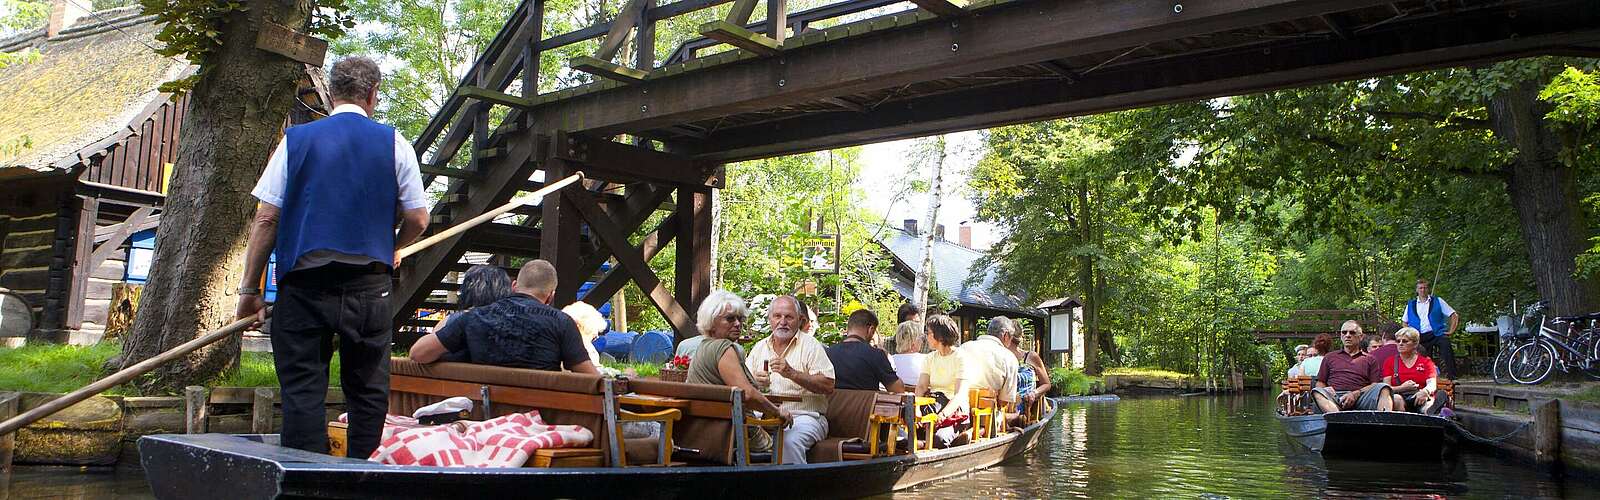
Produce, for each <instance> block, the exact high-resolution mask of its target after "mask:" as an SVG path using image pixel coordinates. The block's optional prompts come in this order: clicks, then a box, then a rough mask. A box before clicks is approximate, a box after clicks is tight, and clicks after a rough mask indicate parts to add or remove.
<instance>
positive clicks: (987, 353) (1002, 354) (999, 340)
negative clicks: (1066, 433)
mask: <svg viewBox="0 0 1600 500" xmlns="http://www.w3.org/2000/svg"><path fill="white" fill-rule="evenodd" d="M1016 334H1017V324H1016V322H1013V321H1011V318H1007V317H1005V316H996V317H994V318H990V319H989V328H988V329H987V331H986V332H985V333H984V334H983V335H979V336H978V338H977V339H974V340H973V341H972V342H967V343H965V344H961V350H963V351H966V353H964V354H963V355H962V356H963V360H964V361H965V363H964V365H965V367H966V369H967V370H970V371H971V372H972V373H971V374H970V375H968V381H970V382H971V383H972V388H973V389H985V390H988V391H989V392H990V393H991V394H994V395H995V399H996V400H998V401H999V403H1000V408H996V409H995V413H994V415H995V419H994V421H995V422H1005V421H1006V416H1005V415H1004V412H1003V411H1002V410H1001V408H1004V407H1006V406H1007V405H1010V404H1014V403H1016V402H1017V386H1018V383H1017V382H1018V380H1017V371H1018V370H1019V367H1020V365H1021V363H1018V362H1017V355H1016V354H1015V353H1013V352H1011V347H1010V344H1011V338H1012V337H1014V336H1016ZM1001 427H1002V428H1003V427H1004V426H1001Z"/></svg>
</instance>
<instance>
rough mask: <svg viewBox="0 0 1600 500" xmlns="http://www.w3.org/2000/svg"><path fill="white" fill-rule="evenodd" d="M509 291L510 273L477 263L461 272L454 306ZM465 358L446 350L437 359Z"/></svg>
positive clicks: (483, 302)
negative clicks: (459, 286)
mask: <svg viewBox="0 0 1600 500" xmlns="http://www.w3.org/2000/svg"><path fill="white" fill-rule="evenodd" d="M511 293H512V292H511V275H510V274H507V273H506V271H505V270H504V269H501V268H499V267H495V266H485V265H482V264H479V265H476V266H472V267H469V268H467V272H465V273H462V274H461V292H460V293H458V294H456V307H457V310H458V311H460V312H466V311H469V310H472V309H473V308H475V307H478V306H486V305H489V304H491V303H494V301H496V300H500V299H503V298H506V297H509V296H511ZM450 317H451V316H450V315H448V314H447V315H445V317H444V318H442V319H440V321H439V323H438V324H436V325H434V327H433V331H434V332H435V333H437V332H438V331H439V329H440V328H442V327H444V324H445V322H448V321H450ZM413 347H415V346H413ZM466 360H467V353H466V351H461V352H456V353H448V352H447V353H445V354H444V355H443V356H441V357H440V358H439V361H466ZM595 366H600V363H599V362H598V361H597V362H595Z"/></svg>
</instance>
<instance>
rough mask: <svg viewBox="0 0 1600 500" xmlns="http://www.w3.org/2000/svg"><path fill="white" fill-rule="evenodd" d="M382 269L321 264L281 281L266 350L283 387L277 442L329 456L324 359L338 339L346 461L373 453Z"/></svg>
mask: <svg viewBox="0 0 1600 500" xmlns="http://www.w3.org/2000/svg"><path fill="white" fill-rule="evenodd" d="M386 269H387V267H386V266H382V265H381V264H380V265H376V267H374V266H350V265H344V264H329V265H326V266H322V267H318V268H313V269H306V270H298V271H294V272H290V273H288V274H287V275H285V276H284V277H283V280H282V283H281V286H280V287H279V290H278V298H277V302H276V303H275V304H274V306H273V312H272V353H273V362H274V364H275V365H276V366H277V369H278V380H279V382H280V384H281V385H282V386H283V388H282V392H283V395H282V399H283V445H284V446H287V447H290V448H298V449H302V450H306V451H312V452H317V453H327V452H328V428H327V425H328V422H327V419H328V417H327V415H326V412H325V410H324V404H325V403H326V398H327V392H328V360H329V359H330V358H332V357H333V350H334V345H333V339H334V338H338V339H339V345H338V349H339V365H340V366H339V369H340V370H339V385H340V387H342V388H343V389H344V398H345V409H346V411H347V413H349V417H348V419H349V421H348V424H349V430H348V441H349V442H348V448H347V449H348V450H349V452H348V454H349V455H348V456H350V457H351V458H367V457H368V456H370V455H371V454H372V451H373V450H375V449H377V448H378V440H379V438H380V437H381V436H382V434H383V420H384V415H385V413H387V412H388V410H389V342H390V340H391V339H392V338H393V336H394V328H393V323H394V319H393V318H392V317H391V316H390V315H389V293H390V291H391V289H392V287H393V285H392V284H391V283H390V281H389V274H388V273H387V272H385V271H386Z"/></svg>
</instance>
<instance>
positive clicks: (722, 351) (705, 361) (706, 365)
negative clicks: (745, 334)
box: [687, 290, 789, 425]
mask: <svg viewBox="0 0 1600 500" xmlns="http://www.w3.org/2000/svg"><path fill="white" fill-rule="evenodd" d="M746 314H749V311H748V309H746V307H745V304H744V299H741V298H739V296H737V295H734V294H733V293H730V292H728V291H725V290H717V291H714V292H711V295H708V296H706V299H705V300H704V301H702V302H701V303H700V310H699V311H697V312H696V314H695V315H696V316H698V318H697V319H698V320H699V321H698V322H697V323H698V324H700V325H710V328H707V329H705V330H704V331H702V332H701V334H702V335H704V336H705V340H703V341H701V342H700V347H699V348H698V349H696V350H695V354H694V357H693V358H691V359H690V361H689V377H688V380H687V381H688V382H689V383H691V384H709V385H726V386H733V387H738V388H739V390H740V392H741V394H742V395H743V397H744V407H745V408H746V409H748V410H755V411H760V412H761V414H763V415H777V416H778V417H780V418H782V419H783V422H784V425H788V422H789V412H788V411H786V410H784V409H782V408H778V406H777V405H775V404H772V401H769V400H767V397H766V396H765V395H763V394H761V390H760V389H756V386H755V384H754V383H752V382H751V380H754V379H755V377H753V376H751V375H750V370H749V369H747V368H745V366H744V351H742V350H740V349H739V344H736V343H734V339H737V338H739V331H740V330H741V329H742V328H744V318H745V315H746Z"/></svg>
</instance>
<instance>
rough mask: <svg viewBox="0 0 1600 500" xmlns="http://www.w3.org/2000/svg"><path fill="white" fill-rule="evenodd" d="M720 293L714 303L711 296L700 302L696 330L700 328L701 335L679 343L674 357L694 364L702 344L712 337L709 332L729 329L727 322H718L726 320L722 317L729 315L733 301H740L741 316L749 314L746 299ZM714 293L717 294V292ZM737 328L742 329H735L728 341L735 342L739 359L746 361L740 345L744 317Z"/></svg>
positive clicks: (695, 316) (696, 317)
mask: <svg viewBox="0 0 1600 500" xmlns="http://www.w3.org/2000/svg"><path fill="white" fill-rule="evenodd" d="M718 291H719V292H722V293H723V295H721V296H719V297H720V298H719V300H717V301H714V302H713V301H712V300H711V299H710V296H707V298H706V300H702V301H700V309H699V310H697V311H695V314H694V325H695V327H696V328H699V330H700V335H695V336H693V337H689V338H687V339H683V342H679V343H678V348H677V349H674V350H673V353H672V355H673V356H683V357H686V358H689V361H690V362H693V361H694V356H695V353H696V352H698V351H699V350H700V343H701V342H704V341H705V340H706V339H707V338H709V337H710V336H711V335H710V333H709V332H710V331H711V329H712V328H728V324H727V323H726V322H721V323H719V322H718V320H721V319H726V318H723V317H722V316H723V315H726V314H729V313H728V312H727V311H726V309H728V307H730V304H732V303H733V301H738V303H739V311H740V314H746V313H748V312H749V311H748V309H747V308H746V307H745V305H744V299H741V298H739V296H738V295H734V294H732V293H730V292H727V291H724V290H718ZM712 293H713V294H715V293H716V292H712ZM719 325H720V326H719ZM737 326H739V327H740V328H735V329H734V331H733V335H734V336H732V337H728V339H729V340H732V341H733V348H734V349H738V350H739V358H740V359H744V346H741V345H739V334H740V333H741V332H742V327H743V326H744V318H743V317H741V318H739V324H738V325H737Z"/></svg>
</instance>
